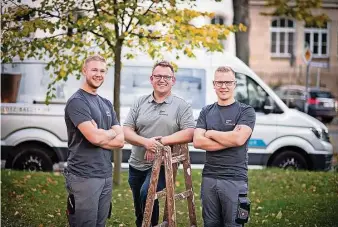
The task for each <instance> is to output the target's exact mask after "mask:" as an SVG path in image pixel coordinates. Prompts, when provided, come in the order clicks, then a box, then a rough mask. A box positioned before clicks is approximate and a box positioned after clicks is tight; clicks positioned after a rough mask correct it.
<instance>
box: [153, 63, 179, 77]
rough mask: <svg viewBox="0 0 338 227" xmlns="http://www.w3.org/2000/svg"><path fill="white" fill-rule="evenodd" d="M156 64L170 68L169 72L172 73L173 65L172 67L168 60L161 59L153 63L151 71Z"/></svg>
mask: <svg viewBox="0 0 338 227" xmlns="http://www.w3.org/2000/svg"><path fill="white" fill-rule="evenodd" d="M157 66H161V67H167V68H170V70H171V72H172V73H173V74H174V67H173V66H172V64H170V62H168V61H165V60H162V61H159V62H157V63H156V64H155V65H154V67H153V70H152V72H154V70H155V68H156V67H157Z"/></svg>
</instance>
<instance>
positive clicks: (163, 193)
mask: <svg viewBox="0 0 338 227" xmlns="http://www.w3.org/2000/svg"><path fill="white" fill-rule="evenodd" d="M166 195H167V192H166V190H165V189H163V190H162V191H159V192H157V193H156V195H155V199H159V198H162V197H165V196H166ZM191 195H192V191H191V189H189V190H187V191H184V192H181V193H178V194H175V196H174V199H175V200H182V199H186V198H188V197H189V196H191Z"/></svg>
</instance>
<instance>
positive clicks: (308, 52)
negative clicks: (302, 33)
mask: <svg viewBox="0 0 338 227" xmlns="http://www.w3.org/2000/svg"><path fill="white" fill-rule="evenodd" d="M312 55H313V54H312V51H311V50H310V48H309V47H306V48H305V49H304V53H303V61H304V63H305V64H307V65H308V64H309V63H310V62H311V60H312Z"/></svg>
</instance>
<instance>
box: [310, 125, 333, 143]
mask: <svg viewBox="0 0 338 227" xmlns="http://www.w3.org/2000/svg"><path fill="white" fill-rule="evenodd" d="M311 131H312V132H313V134H315V136H316V137H317V138H318V139H320V140H323V141H326V142H330V136H329V132H328V131H327V130H325V129H316V128H311Z"/></svg>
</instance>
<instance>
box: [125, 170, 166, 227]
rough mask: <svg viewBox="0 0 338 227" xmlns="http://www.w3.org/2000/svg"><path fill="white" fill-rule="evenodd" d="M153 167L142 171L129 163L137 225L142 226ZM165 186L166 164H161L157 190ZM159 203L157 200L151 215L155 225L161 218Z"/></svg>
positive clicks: (130, 183)
mask: <svg viewBox="0 0 338 227" xmlns="http://www.w3.org/2000/svg"><path fill="white" fill-rule="evenodd" d="M151 171H152V169H148V170H145V171H140V170H137V169H135V168H133V167H132V166H130V165H129V179H128V182H129V185H130V188H131V191H132V193H133V198H134V208H135V216H136V221H135V223H136V226H137V227H141V226H142V221H143V213H144V209H145V207H146V201H147V195H148V188H149V184H150V177H151ZM164 188H165V173H164V166H161V170H160V175H159V178H158V184H157V191H161V190H163V189H164ZM159 214H160V212H159V203H158V200H155V202H154V207H153V214H152V217H151V225H152V226H155V225H157V224H158V219H159Z"/></svg>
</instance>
